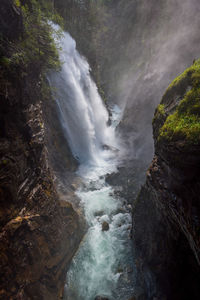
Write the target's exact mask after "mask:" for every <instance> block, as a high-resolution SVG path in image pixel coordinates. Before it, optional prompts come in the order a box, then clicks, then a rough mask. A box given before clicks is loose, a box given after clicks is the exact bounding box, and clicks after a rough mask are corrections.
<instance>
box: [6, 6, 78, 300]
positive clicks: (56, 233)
mask: <svg viewBox="0 0 200 300" xmlns="http://www.w3.org/2000/svg"><path fill="white" fill-rule="evenodd" d="M13 5H14V4H13V1H10V0H6V1H5V0H2V1H1V8H0V28H1V34H2V35H3V37H4V38H5V36H6V39H8V42H7V43H6V47H9V45H11V47H14V44H13V42H12V43H10V42H9V40H10V39H15V38H17V37H19V36H20V34H21V33H22V29H21V24H22V23H23V20H22V15H21V12H20V9H18V8H17V7H15V6H13ZM4 35H5V36H4ZM1 37H2V36H1ZM20 42H21V41H20ZM6 47H5V48H4V47H1V51H4V53H5V54H6V53H7V50H9V49H7V48H6ZM20 67H21V65H19V66H18V69H17V72H16V74H15V72H14V71H13V70H12V73H11V74H9V73H8V70H6V72H5V73H4V70H3V66H1V68H0V78H1V85H3V84H4V82H3V83H2V78H4V77H5V76H4V75H5V74H6V76H7V77H6V88H5V92H4V91H3V92H2V93H1V95H0V101H1V110H0V120H1V125H2V127H3V132H1V133H0V168H1V172H0V291H1V292H0V299H23V300H25V299H33V298H34V299H49V300H54V299H59V298H60V296H61V294H62V291H63V287H64V281H65V277H66V270H67V267H68V265H69V262H70V261H71V259H72V256H73V255H74V253H75V251H76V250H77V248H78V245H79V243H80V241H81V238H82V236H83V226H82V223H81V221H80V216H79V214H78V213H77V212H76V211H75V209H74V208H73V207H72V205H71V204H70V203H69V202H67V201H60V199H59V195H58V193H57V191H56V189H55V184H54V176H53V171H52V170H51V168H50V163H49V157H48V155H49V153H48V151H47V148H46V143H47V138H48V132H47V131H46V130H45V124H44V123H45V121H46V118H44V115H45V113H46V111H44V109H43V107H42V103H41V102H40V100H43V95H42V93H41V90H40V88H39V86H38V85H37V83H38V82H39V81H40V77H39V76H40V75H37V74H35V72H33V73H32V70H29V74H28V75H27V76H26V77H25V78H24V77H22V76H21V73H22V72H24V69H23V68H24V66H23V67H22V69H20ZM39 73H40V70H39V72H38V74H39ZM45 105H46V103H45ZM49 110H51V108H50V109H49ZM52 115H53V114H52ZM52 120H53V119H52ZM52 120H51V121H52ZM52 123H53V122H52Z"/></svg>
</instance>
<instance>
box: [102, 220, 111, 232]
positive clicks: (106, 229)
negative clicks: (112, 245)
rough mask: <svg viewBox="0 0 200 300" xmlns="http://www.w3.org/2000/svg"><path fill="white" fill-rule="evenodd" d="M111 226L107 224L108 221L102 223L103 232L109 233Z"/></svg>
mask: <svg viewBox="0 0 200 300" xmlns="http://www.w3.org/2000/svg"><path fill="white" fill-rule="evenodd" d="M109 227H110V226H109V224H108V222H106V221H104V222H103V223H102V231H108V230H109Z"/></svg>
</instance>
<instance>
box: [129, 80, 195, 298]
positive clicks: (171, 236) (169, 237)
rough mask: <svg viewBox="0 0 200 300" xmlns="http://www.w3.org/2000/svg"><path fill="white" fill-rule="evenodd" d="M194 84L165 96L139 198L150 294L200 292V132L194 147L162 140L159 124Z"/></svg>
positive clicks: (136, 211)
mask: <svg viewBox="0 0 200 300" xmlns="http://www.w3.org/2000/svg"><path fill="white" fill-rule="evenodd" d="M189 88H190V86H189V85H188V82H187V81H184V82H181V83H180V84H179V85H178V86H177V88H176V87H173V88H172V89H169V90H167V92H166V94H165V95H164V97H163V99H162V103H163V104H164V105H165V107H166V110H165V115H164V118H163V117H162V116H160V117H159V118H158V117H157V116H156V115H155V117H156V119H155V120H154V123H153V124H154V128H153V131H154V139H155V156H154V159H153V161H152V164H151V166H150V168H149V170H148V171H147V177H146V183H145V185H144V186H143V187H142V189H141V191H140V193H139V196H138V198H137V199H136V201H134V203H133V239H134V246H135V253H136V257H137V262H136V265H137V268H138V270H139V274H140V276H139V279H138V280H139V281H140V283H142V284H143V286H144V287H145V290H146V292H148V295H149V296H148V297H149V298H148V299H154V298H156V299H169V300H179V299H181V300H183V299H199V295H200V286H199V281H200V234H199V224H200V206H199V203H200V193H199V190H200V180H199V178H200V155H199V153H200V138H199V141H198V143H195V144H191V145H190V147H188V146H187V147H186V146H185V144H186V142H187V141H186V140H184V139H182V140H178V139H177V140H175V141H173V142H169V143H165V142H161V141H159V140H158V135H159V128H160V127H161V126H162V125H163V124H164V122H165V120H166V118H167V116H168V115H170V114H171V113H173V112H174V109H175V108H176V107H177V105H179V102H180V100H181V98H182V97H183V96H184V94H185V93H186V91H187V90H188V89H189ZM144 220H145V222H144ZM151 297H152V298H151Z"/></svg>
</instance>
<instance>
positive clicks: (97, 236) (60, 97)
mask: <svg viewBox="0 0 200 300" xmlns="http://www.w3.org/2000/svg"><path fill="white" fill-rule="evenodd" d="M59 43H60V46H61V50H60V51H59V55H60V60H61V62H62V68H61V71H60V72H56V73H53V74H50V75H49V81H50V84H51V86H52V87H53V89H54V97H55V100H56V103H57V106H58V111H59V117H60V121H61V124H62V127H63V131H64V134H65V137H66V139H67V141H68V143H69V145H70V148H71V151H72V153H73V155H74V156H75V157H76V158H77V159H78V160H79V162H80V166H79V169H78V173H79V175H81V177H82V180H83V182H84V185H83V187H82V188H81V187H80V188H79V190H78V191H76V194H77V195H78V197H79V199H80V201H81V203H80V205H81V206H82V207H83V210H84V214H85V219H86V221H87V223H88V227H89V229H88V232H87V234H86V236H85V238H84V241H83V242H82V243H81V245H80V248H79V251H78V252H77V254H76V255H75V257H74V258H73V261H72V263H71V266H70V268H69V271H68V274H67V282H66V286H65V290H66V293H65V296H64V299H66V300H94V299H95V297H96V296H97V295H99V294H104V295H107V296H108V297H109V299H116V300H117V299H118V300H126V299H128V298H129V297H130V296H131V295H132V293H133V284H132V282H133V273H131V272H129V271H128V270H129V269H130V266H132V265H133V262H132V253H131V251H132V250H131V249H132V248H131V241H130V239H129V235H130V228H131V215H130V206H128V205H127V203H125V201H124V199H121V198H119V197H116V196H115V194H114V190H113V188H112V187H111V186H109V185H108V184H107V183H106V181H105V176H106V174H107V173H111V172H113V171H115V169H116V166H117V159H116V158H117V157H118V153H119V150H118V148H120V147H119V141H118V139H117V137H116V136H115V128H116V126H117V125H118V123H119V121H120V117H121V111H120V109H119V108H118V107H117V106H113V107H112V118H111V120H110V122H108V121H109V117H108V112H107V110H106V107H105V105H104V103H103V101H102V100H101V97H100V96H99V94H98V90H97V87H96V85H95V83H94V81H93V80H92V78H91V76H90V68H89V65H88V63H87V61H86V59H85V58H84V57H82V56H81V55H80V54H79V53H78V51H77V50H76V43H75V41H74V40H73V39H72V37H71V36H70V35H69V34H68V33H64V34H63V37H62V38H61V40H60V41H59ZM108 123H109V125H108ZM103 222H107V224H109V230H108V231H102V224H103Z"/></svg>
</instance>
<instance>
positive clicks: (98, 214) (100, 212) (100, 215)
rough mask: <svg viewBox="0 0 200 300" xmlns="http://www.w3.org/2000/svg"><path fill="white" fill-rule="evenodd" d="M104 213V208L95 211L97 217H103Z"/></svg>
mask: <svg viewBox="0 0 200 300" xmlns="http://www.w3.org/2000/svg"><path fill="white" fill-rule="evenodd" d="M103 215H104V211H103V210H99V211H96V212H95V213H94V216H95V217H102V216H103Z"/></svg>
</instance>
